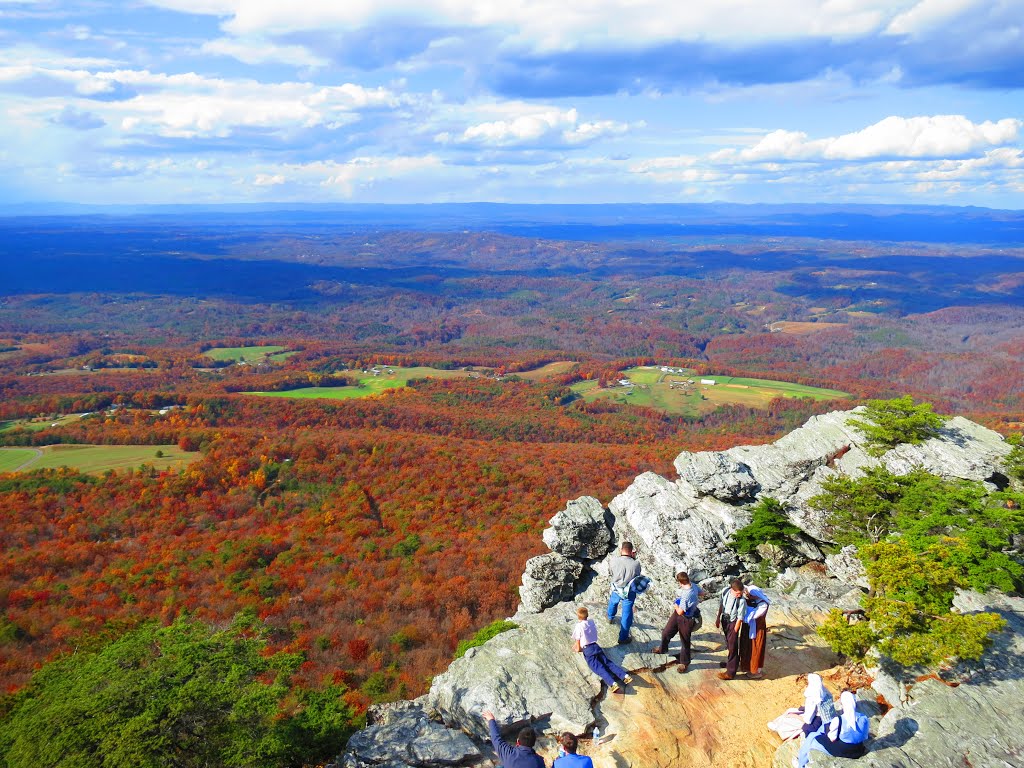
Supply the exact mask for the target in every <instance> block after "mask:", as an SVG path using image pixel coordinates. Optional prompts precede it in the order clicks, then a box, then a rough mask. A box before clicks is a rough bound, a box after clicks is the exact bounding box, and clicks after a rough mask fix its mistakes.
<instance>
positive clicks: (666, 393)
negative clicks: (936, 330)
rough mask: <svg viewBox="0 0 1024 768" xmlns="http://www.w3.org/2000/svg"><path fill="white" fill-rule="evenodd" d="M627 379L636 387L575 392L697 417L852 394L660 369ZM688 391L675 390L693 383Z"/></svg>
mask: <svg viewBox="0 0 1024 768" xmlns="http://www.w3.org/2000/svg"><path fill="white" fill-rule="evenodd" d="M623 377H624V378H627V379H629V380H630V381H631V382H633V386H632V387H622V386H618V387H609V388H605V389H602V388H600V387H598V385H597V382H596V381H581V382H579V383H577V384H573V385H572V390H573V391H574V392H576V393H578V394H580V395H582V396H583V398H584V399H585V400H586V401H587V402H592V401H594V400H598V399H609V400H614V401H615V402H617V403H628V404H630V405H642V406H646V407H648V408H656V409H657V410H659V411H664V412H666V413H671V414H675V415H682V416H696V415H698V414H701V413H707V412H709V411H713V410H714V409H715V408H717V407H718V406H720V405H746V406H750V407H751V408H765V407H767V405H768V403H770V402H771V401H772V400H773V399H774V398H776V397H812V398H814V399H815V400H833V399H836V398H846V397H849V396H850V395H849V394H848V393H846V392H840V391H839V390H835V389H819V388H817V387H808V386H804V385H803V384H793V383H790V382H786V381H772V380H770V379H746V378H740V377H734V376H713V375H704V376H698V375H696V374H693V373H690V372H686V373H682V374H676V373H664V372H663V371H662V370H661V369H660V368H655V367H642V368H630V369H629V370H627V371H624V372H623ZM702 379H703V380H708V381H714V382H715V383H714V384H712V385H704V384H700V381H701V380H702ZM691 380H692V382H693V383H692V384H689V385H687V387H686V388H681V387H679V386H677V387H672V386H671V384H672V383H673V382H675V383H677V385H678V384H680V383H683V382H687V381H691Z"/></svg>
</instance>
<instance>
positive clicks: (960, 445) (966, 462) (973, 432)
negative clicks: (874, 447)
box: [882, 416, 1012, 480]
mask: <svg viewBox="0 0 1024 768" xmlns="http://www.w3.org/2000/svg"><path fill="white" fill-rule="evenodd" d="M1011 447H1012V446H1010V445H1009V444H1008V443H1007V442H1006V441H1005V440H1004V439H1003V437H1002V435H1000V434H999V433H998V432H993V431H992V430H991V429H987V428H985V427H983V426H981V425H980V424H975V423H974V422H973V421H968V420H967V419H965V418H963V417H961V416H956V417H954V418H952V419H950V420H949V421H947V422H946V423H945V425H944V426H943V427H942V429H941V430H940V433H939V436H938V437H934V438H932V439H930V440H926V441H924V442H923V443H921V444H920V445H898V446H896V447H895V448H893V449H892V450H890V451H888V452H887V453H886V454H885V455H884V456H882V462H883V463H884V464H885V466H886V467H888V468H889V470H890V471H892V472H893V473H895V474H897V475H905V474H907V473H908V472H910V471H911V470H913V469H918V468H920V469H924V470H926V471H928V472H931V473H932V474H935V475H938V476H939V477H945V478H961V479H964V480H987V479H988V478H990V477H991V476H992V475H993V473H995V472H998V471H999V470H1000V468H1001V465H1002V463H1003V461H1004V460H1005V459H1006V455H1007V454H1008V453H1009V452H1010V450H1011Z"/></svg>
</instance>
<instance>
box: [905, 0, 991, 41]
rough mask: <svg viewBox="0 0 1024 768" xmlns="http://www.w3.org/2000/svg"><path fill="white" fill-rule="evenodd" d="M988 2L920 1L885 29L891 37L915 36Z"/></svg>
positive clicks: (967, 0) (956, 0)
mask: <svg viewBox="0 0 1024 768" xmlns="http://www.w3.org/2000/svg"><path fill="white" fill-rule="evenodd" d="M988 2H990V0H921V2H919V3H915V4H914V6H913V7H912V8H909V9H908V10H906V11H904V12H903V13H900V14H898V15H897V16H895V17H894V18H893V19H892V21H890V22H889V25H888V26H887V27H886V30H885V31H886V32H887V33H889V34H891V35H915V34H919V33H921V32H923V31H927V30H930V29H932V28H934V27H936V26H939V25H940V24H942V23H944V22H947V21H949V20H950V19H952V18H954V17H956V16H959V15H960V14H961V13H963V12H964V11H967V10H969V9H970V8H971V7H973V6H978V5H982V4H987V3H988Z"/></svg>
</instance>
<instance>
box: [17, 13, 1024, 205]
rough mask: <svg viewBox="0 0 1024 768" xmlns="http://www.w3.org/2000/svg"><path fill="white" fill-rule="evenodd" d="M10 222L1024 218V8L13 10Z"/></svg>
mask: <svg viewBox="0 0 1024 768" xmlns="http://www.w3.org/2000/svg"><path fill="white" fill-rule="evenodd" d="M0 51H2V54H0V202H3V203H18V202H30V201H31V202H35V201H65V202H79V203H100V204H105V203H157V204H158V203H224V202H231V203H241V202H266V201H281V202H289V201H296V202H299V201H300V202H312V203H316V202H348V203H359V202H366V203H417V202H450V201H495V202H516V203H547V202H560V203H596V202H667V203H672V202H680V203H685V202H710V201H729V202H738V203H754V202H773V203H777V202H787V203H791V202H795V203H800V202H803V203H815V202H828V203H904V204H906V203H913V204H944V205H979V206H987V207H994V208H1013V209H1020V208H1024V0H500V1H498V0H291V2H281V1H279V0H133V1H130V2H112V1H110V2H108V1H107V0H74V1H71V0H0Z"/></svg>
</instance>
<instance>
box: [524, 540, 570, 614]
mask: <svg viewBox="0 0 1024 768" xmlns="http://www.w3.org/2000/svg"><path fill="white" fill-rule="evenodd" d="M581 573H583V566H582V565H581V564H580V563H578V562H577V561H575V560H570V559H569V558H568V557H564V556H562V555H560V554H558V553H557V552H551V553H549V554H547V555H537V557H531V558H530V559H529V560H527V561H526V570H524V571H523V585H522V586H521V587H520V588H519V599H520V600H521V601H522V610H524V611H526V612H528V613H540V612H541V611H543V610H544V609H545V608H549V607H551V606H552V605H555V604H556V603H560V602H562V601H563V600H571V599H572V596H573V593H574V592H575V584H576V580H577V579H578V578H579V577H580V574H581Z"/></svg>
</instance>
